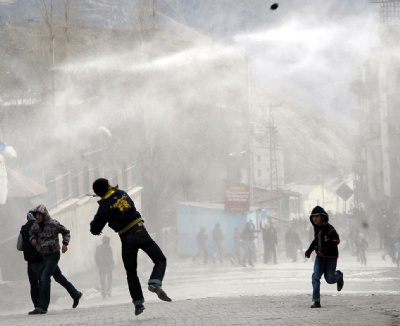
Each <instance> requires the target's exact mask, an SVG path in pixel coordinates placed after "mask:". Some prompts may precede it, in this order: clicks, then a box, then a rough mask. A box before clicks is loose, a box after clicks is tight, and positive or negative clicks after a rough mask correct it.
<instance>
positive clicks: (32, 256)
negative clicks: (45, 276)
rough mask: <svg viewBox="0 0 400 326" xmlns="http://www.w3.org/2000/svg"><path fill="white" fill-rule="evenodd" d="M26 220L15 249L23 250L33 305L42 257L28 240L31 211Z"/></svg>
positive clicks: (31, 218) (31, 223)
mask: <svg viewBox="0 0 400 326" xmlns="http://www.w3.org/2000/svg"><path fill="white" fill-rule="evenodd" d="M26 219H27V222H26V223H25V224H24V225H23V226H22V227H21V231H20V233H19V236H18V241H17V249H18V250H20V251H23V252H24V259H25V260H26V262H27V265H28V270H27V271H28V279H29V284H30V293H31V299H32V303H33V307H34V308H36V307H37V306H38V298H39V277H40V270H41V268H42V262H43V257H42V255H41V254H39V252H38V251H37V250H36V248H35V247H34V246H33V245H32V244H31V242H30V241H29V230H30V229H31V227H32V225H33V223H34V222H35V221H36V219H35V216H34V215H33V214H32V212H31V211H29V212H28V213H27V216H26Z"/></svg>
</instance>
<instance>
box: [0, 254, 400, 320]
mask: <svg viewBox="0 0 400 326" xmlns="http://www.w3.org/2000/svg"><path fill="white" fill-rule="evenodd" d="M150 267H151V265H150V264H149V263H147V262H143V263H142V265H141V267H140V273H141V280H142V283H143V284H145V280H146V279H147V274H148V271H149V268H150ZM338 268H340V269H342V270H343V271H344V273H345V286H344V289H343V291H342V292H340V293H339V292H337V291H336V286H335V285H328V284H326V283H325V281H324V280H322V286H321V293H322V299H321V304H322V306H323V307H322V308H321V309H310V305H311V273H312V261H307V262H303V260H302V259H301V260H300V261H298V262H296V263H292V262H291V261H289V260H287V259H285V258H282V257H281V261H280V262H279V264H278V265H272V264H267V265H265V264H261V263H257V264H256V266H255V267H254V268H250V267H248V268H243V267H239V266H234V265H232V264H231V263H230V262H226V263H224V264H212V263H211V264H207V265H205V264H202V263H200V262H199V263H192V262H191V261H190V259H188V260H187V261H172V262H170V263H169V267H168V272H167V275H166V278H165V282H164V288H165V290H166V291H167V293H168V294H169V295H170V296H171V297H172V299H173V302H171V303H166V302H162V301H159V300H158V298H157V297H156V296H155V295H154V294H153V293H150V292H148V291H147V290H145V291H144V295H145V299H146V303H145V306H146V310H145V311H144V313H143V314H141V315H140V316H137V317H136V316H135V315H134V309H133V305H132V304H131V303H130V298H129V294H128V291H127V287H126V280H125V275H124V274H123V270H122V269H117V270H116V271H115V273H114V279H115V282H114V288H113V297H112V298H108V299H105V300H103V299H102V298H101V296H100V293H99V291H98V287H97V275H95V274H91V273H87V274H85V275H80V276H77V275H75V276H71V277H70V278H69V279H70V280H71V281H72V282H73V283H74V284H76V286H77V287H78V288H79V289H80V290H82V291H83V292H84V296H83V298H82V300H81V304H80V305H79V307H78V308H77V309H71V304H72V300H71V299H70V298H69V297H68V296H66V295H65V294H66V293H65V290H64V289H62V288H61V287H60V286H59V285H58V284H55V283H54V284H53V292H52V299H53V301H52V303H51V305H50V307H49V312H48V314H46V315H39V316H29V315H28V314H27V312H28V311H29V310H31V309H32V307H31V305H30V302H29V294H28V292H27V288H26V286H27V283H26V284H20V285H19V286H18V285H15V284H14V285H13V286H10V287H8V288H7V287H5V289H6V290H7V289H8V291H9V295H7V296H5V295H4V293H3V292H2V295H1V299H2V300H1V306H0V308H1V310H0V311H1V315H0V325H10V326H11V325H16V326H20V325H29V326H35V325H52V326H54V325H113V326H114V325H360V326H361V325H363V326H366V325H371V326H372V325H374V326H376V325H379V326H381V325H390V326H394V325H400V311H399V303H400V299H399V296H398V294H399V293H400V282H399V274H400V273H399V271H400V269H399V268H398V267H397V266H396V265H394V264H393V263H392V262H391V261H388V260H382V258H381V253H380V252H378V251H376V252H373V253H371V254H369V264H368V265H367V266H361V265H360V264H359V263H357V262H356V261H355V257H352V256H350V255H349V254H343V255H342V257H341V259H340V262H339V266H338ZM10 289H12V290H10ZM7 304H9V307H10V309H8V310H7Z"/></svg>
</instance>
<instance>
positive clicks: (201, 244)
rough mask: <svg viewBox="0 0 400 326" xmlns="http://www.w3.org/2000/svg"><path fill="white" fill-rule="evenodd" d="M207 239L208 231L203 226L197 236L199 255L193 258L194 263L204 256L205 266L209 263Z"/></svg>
mask: <svg viewBox="0 0 400 326" xmlns="http://www.w3.org/2000/svg"><path fill="white" fill-rule="evenodd" d="M207 238H208V235H207V234H206V229H205V228H204V227H203V226H202V227H201V228H200V231H199V232H198V233H197V236H196V246H197V253H196V254H195V255H194V256H193V258H192V261H196V259H197V258H198V257H199V256H200V255H203V262H204V264H207V262H208V250H207V244H206V241H207Z"/></svg>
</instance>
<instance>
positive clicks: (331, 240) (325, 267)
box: [304, 206, 344, 308]
mask: <svg viewBox="0 0 400 326" xmlns="http://www.w3.org/2000/svg"><path fill="white" fill-rule="evenodd" d="M310 222H311V224H312V225H313V227H314V239H313V241H312V242H311V244H310V246H309V248H308V249H307V251H306V252H305V253H304V255H305V257H306V258H310V256H311V253H312V252H313V251H315V253H316V258H315V261H314V272H313V274H312V286H313V294H312V300H313V301H314V303H313V304H312V306H311V308H321V296H320V287H321V277H322V275H324V278H325V280H326V282H327V283H328V284H335V283H336V284H337V290H338V291H341V290H342V288H343V285H344V280H343V273H342V272H341V271H339V270H336V265H337V260H338V258H339V250H338V244H339V243H340V238H339V235H338V233H337V232H336V230H335V228H334V227H333V226H332V225H331V224H329V223H328V222H329V216H328V214H327V213H326V212H325V210H324V209H323V208H322V207H321V206H316V207H314V209H313V210H312V212H311V215H310Z"/></svg>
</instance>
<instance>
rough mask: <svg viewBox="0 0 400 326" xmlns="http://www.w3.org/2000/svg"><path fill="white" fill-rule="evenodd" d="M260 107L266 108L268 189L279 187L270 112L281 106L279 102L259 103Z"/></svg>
mask: <svg viewBox="0 0 400 326" xmlns="http://www.w3.org/2000/svg"><path fill="white" fill-rule="evenodd" d="M260 107H261V108H267V109H268V126H267V128H268V136H269V171H270V189H271V191H272V190H278V189H279V177H278V161H277V158H276V126H275V123H274V116H273V114H272V108H275V107H282V105H281V104H270V105H266V106H262V105H260Z"/></svg>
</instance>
